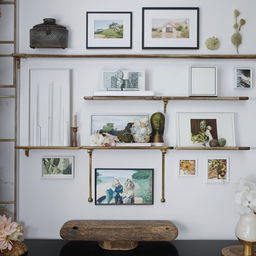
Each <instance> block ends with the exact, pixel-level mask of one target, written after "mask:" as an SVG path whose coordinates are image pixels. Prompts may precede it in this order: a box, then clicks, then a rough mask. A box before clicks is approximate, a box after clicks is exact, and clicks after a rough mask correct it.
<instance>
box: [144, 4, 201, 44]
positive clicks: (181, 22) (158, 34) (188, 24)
mask: <svg viewBox="0 0 256 256" xmlns="http://www.w3.org/2000/svg"><path fill="white" fill-rule="evenodd" d="M142 49H199V8H198V7H144V8H142Z"/></svg>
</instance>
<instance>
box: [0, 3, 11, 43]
mask: <svg viewBox="0 0 256 256" xmlns="http://www.w3.org/2000/svg"><path fill="white" fill-rule="evenodd" d="M0 8H1V22H0V31H1V34H0V40H1V41H11V40H13V34H14V18H13V13H14V11H13V9H14V5H1V7H0ZM7 24H8V25H7Z"/></svg>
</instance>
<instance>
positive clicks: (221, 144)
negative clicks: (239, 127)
mask: <svg viewBox="0 0 256 256" xmlns="http://www.w3.org/2000/svg"><path fill="white" fill-rule="evenodd" d="M218 142H219V144H220V147H224V146H225V145H226V143H227V141H226V139H224V138H219V139H218Z"/></svg>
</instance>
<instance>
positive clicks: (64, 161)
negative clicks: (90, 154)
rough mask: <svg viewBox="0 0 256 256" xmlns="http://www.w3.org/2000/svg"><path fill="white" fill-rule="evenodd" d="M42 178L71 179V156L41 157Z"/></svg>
mask: <svg viewBox="0 0 256 256" xmlns="http://www.w3.org/2000/svg"><path fill="white" fill-rule="evenodd" d="M42 177H43V178H73V177H74V157H73V156H54V157H53V156H43V157H42Z"/></svg>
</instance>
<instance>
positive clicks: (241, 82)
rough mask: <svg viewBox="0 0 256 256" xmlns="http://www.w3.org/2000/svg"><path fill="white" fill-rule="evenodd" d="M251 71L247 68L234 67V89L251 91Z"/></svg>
mask: <svg viewBox="0 0 256 256" xmlns="http://www.w3.org/2000/svg"><path fill="white" fill-rule="evenodd" d="M252 76H253V71H252V68H248V67H236V68H235V71H234V88H235V89H251V88H252V87H253V83H252V81H253V79H252Z"/></svg>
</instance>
